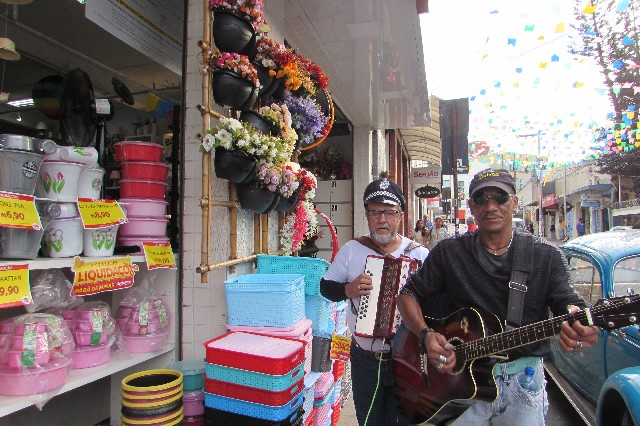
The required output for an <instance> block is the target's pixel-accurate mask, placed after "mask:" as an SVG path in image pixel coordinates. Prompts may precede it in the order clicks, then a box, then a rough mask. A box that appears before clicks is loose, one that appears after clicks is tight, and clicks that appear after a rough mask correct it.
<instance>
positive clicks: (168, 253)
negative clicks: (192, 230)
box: [142, 241, 176, 270]
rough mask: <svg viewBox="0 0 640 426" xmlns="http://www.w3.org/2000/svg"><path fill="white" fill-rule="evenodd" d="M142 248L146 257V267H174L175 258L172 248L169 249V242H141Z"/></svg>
mask: <svg viewBox="0 0 640 426" xmlns="http://www.w3.org/2000/svg"><path fill="white" fill-rule="evenodd" d="M142 248H143V250H144V256H145V258H146V259H147V268H148V269H149V270H151V269H158V268H169V269H176V259H175V257H173V250H171V244H170V243H168V242H166V243H151V242H145V241H143V242H142Z"/></svg>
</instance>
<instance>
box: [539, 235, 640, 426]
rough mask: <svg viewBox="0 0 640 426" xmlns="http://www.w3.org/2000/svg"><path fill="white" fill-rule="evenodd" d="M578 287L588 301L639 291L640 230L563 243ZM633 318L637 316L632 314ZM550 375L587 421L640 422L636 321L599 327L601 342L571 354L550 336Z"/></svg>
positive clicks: (639, 339)
mask: <svg viewBox="0 0 640 426" xmlns="http://www.w3.org/2000/svg"><path fill="white" fill-rule="evenodd" d="M561 249H562V251H563V252H564V254H565V256H566V258H567V261H568V263H569V268H570V275H571V279H572V280H573V282H574V284H575V286H576V290H577V291H578V292H579V293H580V294H581V295H582V297H584V299H585V300H586V301H587V302H588V303H590V304H595V303H596V302H597V301H598V300H599V299H606V298H610V297H614V296H626V295H628V294H629V293H630V292H634V293H636V294H637V293H640V231H638V230H624V231H622V230H621V231H612V232H600V233H596V234H590V235H586V236H583V237H579V238H575V239H572V240H570V241H569V242H567V243H565V244H564V245H563V246H562V247H561ZM632 319H633V318H632ZM550 361H551V363H549V362H547V363H545V365H546V368H547V373H548V375H549V376H550V377H551V378H552V379H553V380H554V381H555V382H556V383H557V384H558V385H559V386H560V388H561V390H562V391H563V392H564V393H565V395H566V396H567V397H568V398H569V400H570V401H571V402H572V404H573V405H574V407H575V408H576V409H577V410H578V413H579V414H580V416H581V417H582V418H583V420H584V421H585V422H586V423H589V424H597V425H633V424H636V425H640V335H639V333H638V328H637V326H628V327H624V328H620V329H617V330H613V331H607V330H605V329H603V328H601V329H600V335H599V336H598V343H597V344H596V345H594V346H592V347H591V348H590V349H589V350H586V351H583V352H580V353H567V352H565V351H564V350H562V348H561V347H560V344H559V341H558V338H557V337H556V338H554V339H552V341H551V354H550Z"/></svg>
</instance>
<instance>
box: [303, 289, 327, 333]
mask: <svg viewBox="0 0 640 426" xmlns="http://www.w3.org/2000/svg"><path fill="white" fill-rule="evenodd" d="M330 305H331V302H330V301H328V300H327V299H325V298H324V297H322V296H310V295H308V294H307V295H305V296H304V314H305V316H306V317H307V318H309V319H310V320H311V323H312V324H311V328H312V329H313V330H314V331H316V330H319V331H325V330H326V329H327V324H328V321H329V316H330V314H331V309H330Z"/></svg>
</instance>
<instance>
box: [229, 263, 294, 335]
mask: <svg viewBox="0 0 640 426" xmlns="http://www.w3.org/2000/svg"><path fill="white" fill-rule="evenodd" d="M224 291H225V297H226V301H227V315H228V323H229V325H233V326H236V325H249V326H258V327H262V326H269V327H291V326H293V325H294V324H296V323H297V322H298V321H300V320H301V319H302V318H304V315H305V307H304V305H305V300H304V276H302V275H300V274H282V275H266V274H264V275H260V274H248V275H242V276H239V277H236V278H234V279H232V280H228V281H225V283H224Z"/></svg>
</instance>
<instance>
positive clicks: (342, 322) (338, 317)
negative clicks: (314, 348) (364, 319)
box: [334, 302, 347, 331]
mask: <svg viewBox="0 0 640 426" xmlns="http://www.w3.org/2000/svg"><path fill="white" fill-rule="evenodd" d="M334 312H335V318H334V320H335V323H336V327H335V330H336V331H338V330H340V329H342V328H344V327H346V326H347V303H346V302H339V303H337V304H336V308H335V311H334Z"/></svg>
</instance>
